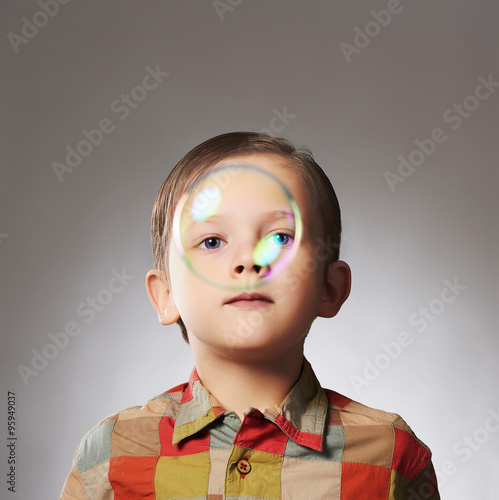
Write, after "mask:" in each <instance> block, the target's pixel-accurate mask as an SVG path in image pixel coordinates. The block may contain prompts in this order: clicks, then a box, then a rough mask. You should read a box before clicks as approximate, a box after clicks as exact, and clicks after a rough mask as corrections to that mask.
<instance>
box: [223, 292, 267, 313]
mask: <svg viewBox="0 0 499 500" xmlns="http://www.w3.org/2000/svg"><path fill="white" fill-rule="evenodd" d="M272 303H273V301H272V300H271V299H269V297H267V296H265V295H262V294H261V293H241V294H239V295H237V296H236V297H232V298H231V299H229V300H227V301H225V302H224V305H231V306H234V307H239V308H241V309H255V308H260V307H267V306H268V305H269V304H272Z"/></svg>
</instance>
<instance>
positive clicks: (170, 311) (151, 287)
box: [146, 269, 180, 325]
mask: <svg viewBox="0 0 499 500" xmlns="http://www.w3.org/2000/svg"><path fill="white" fill-rule="evenodd" d="M146 289H147V295H149V300H150V301H151V304H152V305H153V307H154V309H156V312H157V313H158V321H159V322H160V323H161V324H162V325H171V324H173V323H176V322H177V320H178V319H179V318H180V313H179V312H178V309H177V306H176V305H175V303H174V302H173V298H172V295H171V290H170V286H169V284H168V280H167V279H166V274H165V272H164V271H161V270H160V269H151V270H150V271H149V272H148V273H147V275H146Z"/></svg>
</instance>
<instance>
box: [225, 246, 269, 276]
mask: <svg viewBox="0 0 499 500" xmlns="http://www.w3.org/2000/svg"><path fill="white" fill-rule="evenodd" d="M231 267H232V275H233V277H234V278H237V277H239V276H241V275H248V274H256V275H260V274H264V272H265V269H264V267H262V266H260V265H258V264H255V262H254V260H253V252H244V253H243V255H241V254H240V255H238V256H237V257H236V258H235V259H234V261H233V263H232V266H231Z"/></svg>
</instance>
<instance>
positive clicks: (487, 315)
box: [0, 0, 499, 500]
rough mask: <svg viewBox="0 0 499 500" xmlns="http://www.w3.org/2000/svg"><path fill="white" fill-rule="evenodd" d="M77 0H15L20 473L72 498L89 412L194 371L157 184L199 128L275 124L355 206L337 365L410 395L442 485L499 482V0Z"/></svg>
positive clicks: (4, 433)
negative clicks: (154, 300) (160, 237)
mask: <svg viewBox="0 0 499 500" xmlns="http://www.w3.org/2000/svg"><path fill="white" fill-rule="evenodd" d="M59 1H60V3H55V1H54V0H47V1H46V2H44V1H43V0H41V1H40V2H35V1H26V0H23V1H21V0H17V1H16V2H4V5H3V6H2V7H0V10H1V15H0V27H1V29H0V33H1V35H2V43H1V51H2V59H3V64H2V68H3V70H4V77H3V78H2V81H1V85H2V87H3V90H2V105H3V111H2V118H3V120H2V130H1V134H0V136H1V139H2V148H1V155H2V158H1V160H2V161H1V169H2V170H1V184H0V189H1V192H0V203H1V212H0V266H1V267H0V268H1V277H0V283H1V291H0V293H1V313H0V314H1V320H0V321H1V335H2V337H1V372H0V380H1V385H2V392H1V394H0V409H1V412H0V435H1V440H2V442H1V443H0V444H1V446H0V449H1V450H3V451H2V452H1V453H0V463H1V464H2V465H1V468H0V470H1V471H2V474H1V477H2V479H1V482H0V496H1V497H2V498H12V499H23V500H24V499H27V498H37V499H47V500H49V499H53V498H57V497H58V494H59V492H60V489H61V487H62V484H63V482H64V480H65V477H66V475H67V473H68V472H69V469H70V466H71V460H72V455H73V452H74V449H75V447H76V445H77V444H78V442H79V440H80V438H81V437H82V436H83V435H84V433H85V432H87V431H88V430H89V429H90V428H91V427H93V426H94V425H95V424H97V423H98V422H99V421H100V420H101V419H102V418H104V417H105V416H107V415H109V414H111V413H114V412H116V411H118V410H121V409H124V408H126V407H128V406H132V405H135V404H142V403H144V402H145V401H147V400H148V399H149V398H151V397H153V396H155V395H156V394H158V393H161V392H163V391H164V390H166V389H169V388H170V387H173V386H175V385H177V384H179V383H181V382H183V381H185V380H186V379H187V377H188V375H189V373H190V371H191V368H192V358H191V354H190V351H189V348H188V346H187V345H186V344H184V343H183V341H182V339H181V337H180V332H179V330H178V327H177V326H176V325H174V326H171V327H166V328H165V327H161V326H160V325H159V323H158V322H157V319H156V316H155V313H154V311H153V309H152V307H151V305H150V304H149V301H148V298H147V295H146V292H145V288H144V277H145V274H146V272H147V270H148V269H149V268H150V267H151V266H152V258H151V251H150V243H149V221H150V213H151V209H152V205H153V202H154V199H155V196H156V194H157V191H158V190H159V187H160V185H161V183H162V181H163V180H164V179H165V177H166V176H167V174H168V173H169V171H170V170H171V168H172V167H173V165H174V164H175V163H176V162H177V161H178V160H179V159H180V158H181V157H182V156H183V155H184V154H185V153H186V152H187V151H188V150H189V149H191V148H192V147H193V146H195V145H197V144H198V143H200V142H201V141H203V140H205V139H207V138H209V137H211V136H214V135H216V134H219V133H223V132H228V131H234V130H252V131H258V130H261V129H267V131H268V130H269V129H270V131H272V132H276V133H280V134H284V135H286V136H288V137H289V138H291V139H292V140H293V141H295V142H296V143H297V144H298V145H308V146H309V147H310V148H311V149H312V151H313V152H314V155H315V157H316V159H317V161H318V163H319V164H320V165H321V166H322V167H323V168H324V169H325V171H326V172H327V173H328V175H329V176H330V178H331V179H332V182H333V184H334V186H335V188H336V190H337V193H338V197H339V199H340V203H341V206H342V210H343V221H344V244H343V247H342V258H343V259H344V260H346V261H347V262H348V263H349V264H350V265H351V267H352V270H353V288H352V294H351V296H350V298H349V300H348V301H347V303H346V304H345V306H344V308H343V309H342V311H341V312H340V314H339V316H338V317H336V318H335V319H332V320H318V321H317V322H316V323H315V324H314V327H313V330H312V332H311V334H310V336H309V338H308V340H307V343H306V355H307V357H308V359H309V360H310V361H311V362H312V364H313V366H314V367H315V371H316V373H317V375H318V377H319V379H320V380H321V382H322V384H323V385H324V386H327V387H330V388H333V389H335V390H337V391H339V392H341V393H343V394H345V395H348V396H350V397H352V398H354V399H357V400H359V401H361V402H363V403H365V404H368V405H371V406H375V407H378V408H379V407H380V408H383V409H385V410H387V411H393V412H396V413H400V414H401V415H402V416H403V417H404V418H405V419H406V420H407V421H408V422H409V424H410V425H411V426H412V428H413V429H414V431H415V432H416V434H417V435H418V436H419V437H420V438H421V439H422V440H423V441H425V442H426V443H428V444H429V445H430V446H431V448H432V450H433V453H434V464H435V467H436V469H437V470H438V473H439V479H440V488H441V492H442V498H444V499H448V500H470V499H472V498H473V499H480V500H493V499H496V498H498V495H499V493H498V491H499V476H498V474H497V470H498V468H499V454H498V449H499V446H498V445H499V391H498V380H499V367H498V363H497V359H498V353H499V336H498V332H497V322H496V314H495V313H496V310H497V303H498V287H497V282H498V259H497V257H498V247H499V245H498V224H497V221H498V219H499V217H498V216H499V214H498V203H497V197H498V169H497V166H498V165H497V161H498V157H499V140H498V139H499V137H498V125H499V120H498V112H499V91H498V90H499V83H498V82H499V64H498V58H497V54H498V52H499V38H498V31H497V26H498V22H499V4H498V3H497V1H495V0H489V1H485V0H481V1H471V0H467V1H465V0H440V1H433V2H430V1H411V0H400V1H398V0H390V1H388V0H371V1H355V2H347V1H345V0H343V1H307V2H299V1H296V0H295V1H282V0H281V1H268V2H264V1H251V0H242V1H241V0H220V1H218V2H212V1H204V2H201V1H198V2H195V1H184V2H180V1H178V2H173V1H158V0H151V1H148V2H138V1H135V2H134V1H130V0H127V1H123V0H108V1H106V2H97V1H92V2H78V1H76V0H73V1H68V0H65V2H64V4H62V3H63V2H62V0H59ZM150 73H153V74H155V75H156V76H155V79H154V77H150V78H146V80H145V82H144V83H145V84H146V86H147V87H148V88H147V89H146V88H145V87H144V86H143V80H144V77H145V76H146V75H147V74H150ZM153 87H154V88H153ZM127 95H129V96H130V97H129V98H128V97H127ZM127 101H128V102H127ZM99 127H100V128H101V130H102V132H100V133H99V132H95V131H94V132H92V130H93V129H96V128H99ZM84 131H87V132H88V134H89V135H91V136H92V138H93V141H94V144H91V143H90V142H87V143H85V142H82V141H84V140H85V132H84ZM92 134H93V135H92ZM68 148H69V149H68ZM71 150H76V151H77V152H78V150H79V151H80V153H81V155H83V156H81V157H80V159H79V160H78V157H77V156H75V155H74V154H73V153H69V151H71ZM418 151H419V152H418ZM68 155H69V158H66V157H67V156H68ZM404 159H405V160H406V161H407V163H406V162H405V161H404ZM54 165H55V167H54ZM64 165H65V166H64ZM113 273H114V274H116V273H117V274H119V275H121V276H122V280H123V282H124V284H123V286H122V287H120V288H121V291H117V290H118V289H117V288H116V287H114V288H113V291H110V290H109V286H108V285H109V281H110V280H111V278H113ZM449 284H450V285H451V286H450V287H449ZM89 299H90V301H91V300H93V299H95V301H96V302H94V304H95V306H94V309H93V312H90V311H92V308H91V307H90V306H89V305H87V301H88V300H89ZM443 299H445V300H443ZM82 304H83V305H82ZM65 329H66V330H67V332H68V333H69V335H68V333H65V334H60V332H62V331H64V330H65ZM78 332H79V334H78V335H76V333H78ZM404 332H405V333H404ZM54 339H57V341H58V343H59V347H58V346H57V343H56V341H55V340H54ZM331 360H332V361H331ZM21 373H22V374H23V376H21ZM23 378H24V380H23ZM8 391H11V392H13V393H15V410H16V415H15V419H16V421H15V424H16V430H15V437H17V438H18V439H17V441H16V447H15V450H14V453H15V459H16V493H9V491H8V489H7V488H8V484H7V480H6V473H7V472H8V464H7V460H8V458H9V457H10V455H9V450H10V449H9V448H8V447H7V444H10V443H12V441H8V437H9V435H8V427H7V421H8V402H9V401H8Z"/></svg>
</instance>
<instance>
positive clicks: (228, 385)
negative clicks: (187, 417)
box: [194, 350, 303, 421]
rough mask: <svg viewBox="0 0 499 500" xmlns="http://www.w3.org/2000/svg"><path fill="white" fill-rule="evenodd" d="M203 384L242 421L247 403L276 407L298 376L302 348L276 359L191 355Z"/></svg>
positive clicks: (263, 407)
mask: <svg viewBox="0 0 499 500" xmlns="http://www.w3.org/2000/svg"><path fill="white" fill-rule="evenodd" d="M194 357H195V362H196V370H197V372H198V375H199V378H200V379H201V382H202V383H203V385H204V387H205V388H206V389H207V390H208V391H209V392H210V393H211V394H212V395H213V396H214V397H215V399H217V401H219V403H220V404H221V406H222V407H223V408H225V409H226V410H229V411H233V412H235V413H236V414H237V415H238V416H239V418H240V419H241V421H242V420H243V418H244V415H243V412H244V410H246V409H247V408H248V407H252V408H257V409H258V410H260V411H261V412H262V413H264V412H265V410H266V409H267V408H271V407H279V405H280V404H281V403H282V402H283V400H284V399H285V397H286V396H287V394H288V393H289V391H290V390H291V388H292V387H293V386H294V385H295V384H296V382H297V381H298V379H299V377H300V372H301V367H302V364H303V350H302V351H301V352H294V353H292V354H291V355H288V356H283V357H281V358H279V359H272V360H265V361H246V362H241V361H239V360H234V359H229V358H226V357H222V356H216V355H213V354H210V355H206V354H203V355H202V356H196V355H195V356H194Z"/></svg>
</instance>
